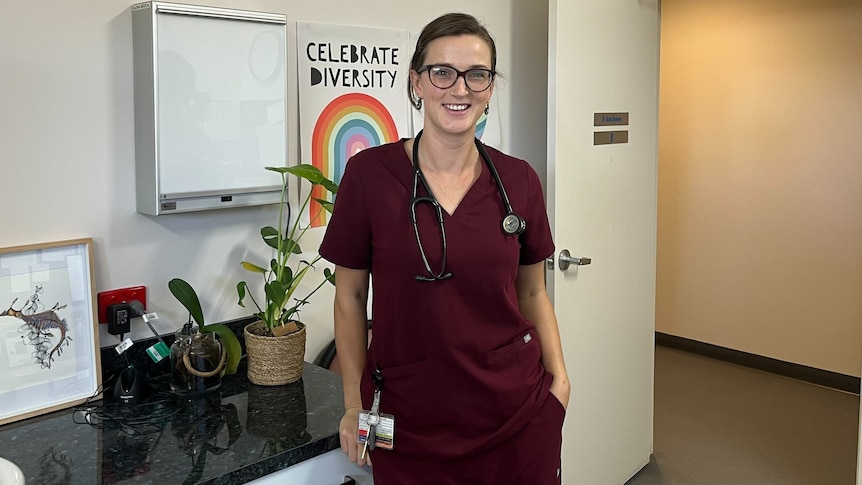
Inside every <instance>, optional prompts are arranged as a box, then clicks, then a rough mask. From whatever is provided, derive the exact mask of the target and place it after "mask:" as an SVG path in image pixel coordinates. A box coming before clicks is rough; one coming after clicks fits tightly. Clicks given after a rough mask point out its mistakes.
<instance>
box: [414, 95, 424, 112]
mask: <svg viewBox="0 0 862 485" xmlns="http://www.w3.org/2000/svg"><path fill="white" fill-rule="evenodd" d="M413 107H414V108H416V109H417V110H420V111H421V110H422V98H416V101H414V102H413Z"/></svg>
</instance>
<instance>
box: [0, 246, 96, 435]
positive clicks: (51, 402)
mask: <svg viewBox="0 0 862 485" xmlns="http://www.w3.org/2000/svg"><path fill="white" fill-rule="evenodd" d="M95 295H96V293H95V283H94V277H93V240H92V239H91V238H83V239H74V240H66V241H57V242H49V243H41V244H31V245H25V246H15V247H8V248H0V376H2V377H0V425H2V424H5V423H10V422H13V421H18V420H21V419H25V418H29V417H32V416H37V415H40V414H44V413H48V412H51V411H56V410H58V409H64V408H67V407H71V406H74V405H76V404H80V403H82V402H85V401H86V400H87V399H98V398H99V397H100V391H101V384H102V369H101V361H100V350H99V331H98V318H97V316H96V296H95ZM7 305H8V306H7Z"/></svg>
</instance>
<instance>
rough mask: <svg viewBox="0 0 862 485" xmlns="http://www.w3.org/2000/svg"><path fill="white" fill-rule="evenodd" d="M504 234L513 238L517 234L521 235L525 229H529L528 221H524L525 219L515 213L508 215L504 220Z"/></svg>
mask: <svg viewBox="0 0 862 485" xmlns="http://www.w3.org/2000/svg"><path fill="white" fill-rule="evenodd" d="M502 226H503V232H505V233H506V234H508V235H510V236H513V235H515V234H521V233H522V232H524V229H526V228H527V221H525V220H524V218H523V217H521V216H519V215H518V214H515V213H514V212H510V213H508V214H506V217H504V218H503V223H502Z"/></svg>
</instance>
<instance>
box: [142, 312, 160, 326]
mask: <svg viewBox="0 0 862 485" xmlns="http://www.w3.org/2000/svg"><path fill="white" fill-rule="evenodd" d="M141 318H143V319H144V323H150V322H152V321H153V320H158V319H159V316H158V315H156V312H152V313H144V314H143V315H141Z"/></svg>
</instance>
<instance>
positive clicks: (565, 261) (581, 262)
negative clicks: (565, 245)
mask: <svg viewBox="0 0 862 485" xmlns="http://www.w3.org/2000/svg"><path fill="white" fill-rule="evenodd" d="M592 262H593V260H592V259H591V258H574V257H572V254H571V253H570V252H569V250H568V249H563V250H562V251H560V258H559V263H558V264H559V266H560V269H561V270H562V271H565V270H567V269H569V265H572V264H575V265H578V266H586V265H588V264H590V263H592Z"/></svg>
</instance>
